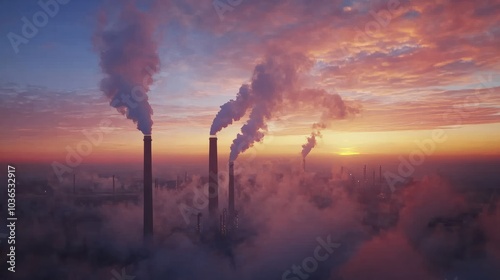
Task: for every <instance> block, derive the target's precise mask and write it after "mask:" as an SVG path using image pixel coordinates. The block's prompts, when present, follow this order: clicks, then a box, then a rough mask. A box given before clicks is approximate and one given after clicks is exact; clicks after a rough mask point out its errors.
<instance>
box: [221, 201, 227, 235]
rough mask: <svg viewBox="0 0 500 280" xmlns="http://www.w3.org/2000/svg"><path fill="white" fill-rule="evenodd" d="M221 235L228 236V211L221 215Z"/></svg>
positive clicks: (225, 210) (223, 211)
mask: <svg viewBox="0 0 500 280" xmlns="http://www.w3.org/2000/svg"><path fill="white" fill-rule="evenodd" d="M220 234H221V235H222V236H225V235H226V234H227V209H226V208H224V210H222V214H221V215H220Z"/></svg>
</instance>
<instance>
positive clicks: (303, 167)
mask: <svg viewBox="0 0 500 280" xmlns="http://www.w3.org/2000/svg"><path fill="white" fill-rule="evenodd" d="M302 169H303V170H304V172H305V171H306V159H305V158H303V159H302Z"/></svg>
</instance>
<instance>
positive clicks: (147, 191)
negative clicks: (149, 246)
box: [144, 135, 153, 240]
mask: <svg viewBox="0 0 500 280" xmlns="http://www.w3.org/2000/svg"><path fill="white" fill-rule="evenodd" d="M151 142H152V140H151V135H144V239H145V240H147V239H150V238H152V237H153V170H152V155H151Z"/></svg>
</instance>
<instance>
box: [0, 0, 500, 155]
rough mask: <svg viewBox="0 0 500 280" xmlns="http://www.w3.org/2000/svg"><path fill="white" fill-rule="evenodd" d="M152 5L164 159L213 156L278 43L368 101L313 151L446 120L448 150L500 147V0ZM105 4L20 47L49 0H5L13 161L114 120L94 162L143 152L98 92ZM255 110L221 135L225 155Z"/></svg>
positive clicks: (313, 78)
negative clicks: (211, 147) (232, 104)
mask: <svg viewBox="0 0 500 280" xmlns="http://www.w3.org/2000/svg"><path fill="white" fill-rule="evenodd" d="M221 1H223V0H221ZM144 2H146V3H145V4H141V5H143V8H144V10H145V11H150V13H151V17H154V18H155V22H157V23H158V25H157V26H158V29H157V33H156V36H155V38H156V40H157V41H158V44H159V48H158V50H159V57H160V60H161V69H160V72H159V73H158V74H157V75H156V76H155V77H154V80H155V83H154V85H153V87H152V90H151V91H150V93H149V96H150V103H151V106H152V108H153V111H154V115H153V121H154V125H153V147H154V153H155V156H156V157H162V156H165V157H168V156H169V155H183V154H189V155H206V154H207V153H208V150H207V148H208V136H209V129H210V125H211V123H212V120H213V118H214V117H215V115H216V114H217V112H218V111H219V106H220V105H222V104H224V103H225V102H227V101H228V100H230V99H232V98H234V97H235V95H236V93H237V92H238V89H239V87H240V86H241V84H243V83H248V82H249V80H250V79H251V77H252V72H253V69H254V67H255V65H256V64H258V63H259V62H261V61H262V60H263V59H264V58H265V56H266V55H267V54H268V53H269V51H270V50H274V51H282V52H288V53H291V52H293V53H301V54H304V55H306V56H307V57H309V58H310V59H312V60H313V61H314V66H313V67H312V70H311V71H310V72H309V73H307V76H306V77H305V79H306V82H305V83H306V84H307V85H308V86H309V87H311V88H319V89H324V90H326V91H328V92H330V93H338V94H339V95H341V96H342V98H343V99H344V100H346V101H349V102H355V103H356V104H360V105H361V107H362V109H361V111H360V113H359V114H358V115H356V116H354V117H350V118H348V119H345V120H340V121H336V122H334V123H333V125H332V126H331V127H330V128H329V129H327V130H325V131H324V132H323V138H321V139H320V140H319V142H318V146H317V147H316V148H315V149H314V150H313V151H312V152H311V153H312V154H317V155H319V154H324V155H329V154H331V155H351V154H408V153H409V152H411V151H412V150H414V149H415V147H416V144H415V141H424V140H425V139H430V138H431V135H432V133H433V131H434V130H435V129H444V131H445V134H446V138H447V140H446V141H445V142H444V143H441V144H439V145H438V147H437V150H436V154H443V155H497V156H500V51H499V50H500V49H499V46H500V39H499V35H500V1H498V0H484V1H451V0H450V1H444V0H437V1H406V0H405V1H403V0H401V1H397V0H382V1H379V0H374V1H371V0H358V1H355V0H333V1H326V0H317V1H316V0H309V1H305V0H301V1H299V0H283V1H270V0H243V1H241V4H239V5H236V6H235V7H231V10H228V11H225V12H224V14H223V16H222V17H220V16H219V14H220V12H219V14H218V12H217V10H216V9H215V8H214V5H213V1H212V0H210V1H209V0H207V1H205V0H203V1H200V0H179V1H176V0H172V1H167V0H166V1H144ZM234 2H238V1H234ZM103 3H104V1H76V0H73V1H69V3H67V4H65V5H60V7H59V8H60V10H59V11H58V13H57V14H56V15H54V16H53V17H50V18H49V21H48V23H47V24H46V25H45V26H43V27H40V28H39V30H38V33H37V34H36V35H35V36H33V38H29V40H28V42H27V43H25V44H20V45H19V46H18V52H17V53H16V52H15V47H13V46H12V44H11V42H10V40H9V37H8V34H9V33H10V32H13V33H15V34H19V35H20V34H22V30H21V29H22V26H23V21H22V20H21V19H22V18H23V17H26V18H28V19H29V20H30V21H32V18H33V15H34V14H35V13H36V12H38V11H41V10H42V9H41V7H40V6H39V5H38V4H37V1H35V0H30V1H2V2H1V3H0V34H2V38H3V39H2V40H0V61H1V64H0V100H1V101H0V123H1V126H2V135H1V136H0V146H1V157H2V160H4V161H42V162H51V161H53V160H59V159H61V158H64V156H65V154H66V153H67V152H66V147H68V146H70V147H76V146H77V145H78V143H79V142H80V141H82V140H85V139H86V138H85V136H84V134H83V131H93V130H95V129H98V126H99V123H100V122H101V121H103V120H108V121H109V122H110V123H111V125H110V126H112V127H113V130H112V131H111V132H109V133H106V134H105V135H104V138H103V141H102V144H100V145H99V146H97V147H93V151H94V152H93V153H92V154H91V155H89V156H88V159H87V160H88V161H90V162H92V161H101V160H110V159H114V160H127V159H129V158H138V159H140V155H141V153H142V133H141V132H140V131H139V130H137V128H136V125H135V124H134V123H133V122H132V121H130V120H127V119H126V118H125V117H124V116H123V115H121V114H120V113H119V112H117V110H116V109H114V108H112V107H111V106H109V100H107V99H106V97H105V96H104V94H103V93H102V92H101V91H100V89H99V82H100V80H101V79H102V76H103V74H102V72H101V69H100V67H99V55H98V54H97V53H96V51H95V49H94V46H93V41H92V36H93V34H94V31H95V28H96V24H97V21H98V15H99V11H100V9H101V7H102V5H103ZM223 3H226V1H223ZM108 5H109V4H108ZM396 8H397V9H396ZM391 12H392V13H391ZM387 15H390V18H389V20H388V18H387V17H386V16H387ZM384 16H385V17H384ZM317 119H318V111H317V110H315V109H314V108H309V109H304V110H292V111H286V112H281V113H280V114H279V115H278V116H277V117H275V118H274V119H273V120H272V121H270V123H269V135H268V136H266V137H265V138H264V141H263V143H262V144H257V146H258V147H257V149H258V150H259V151H261V152H262V153H263V154H290V155H295V154H297V155H298V154H300V151H301V145H302V144H304V142H305V139H306V137H307V136H308V135H309V133H310V132H311V125H312V124H313V123H314V122H315V121H316V120H317ZM245 120H246V118H243V119H242V120H241V121H239V122H236V123H235V124H233V125H232V126H230V127H228V128H227V129H224V130H222V131H221V132H220V133H219V134H218V136H219V152H220V153H221V154H222V155H227V154H228V153H229V146H230V143H231V142H232V140H233V139H234V137H235V136H236V134H237V133H238V131H239V129H240V128H241V126H242V124H243V123H244V122H245ZM262 147H265V148H262Z"/></svg>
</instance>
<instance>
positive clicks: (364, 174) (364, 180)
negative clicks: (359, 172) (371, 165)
mask: <svg viewBox="0 0 500 280" xmlns="http://www.w3.org/2000/svg"><path fill="white" fill-rule="evenodd" d="M363 182H365V183H366V164H365V167H364V168H363Z"/></svg>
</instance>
